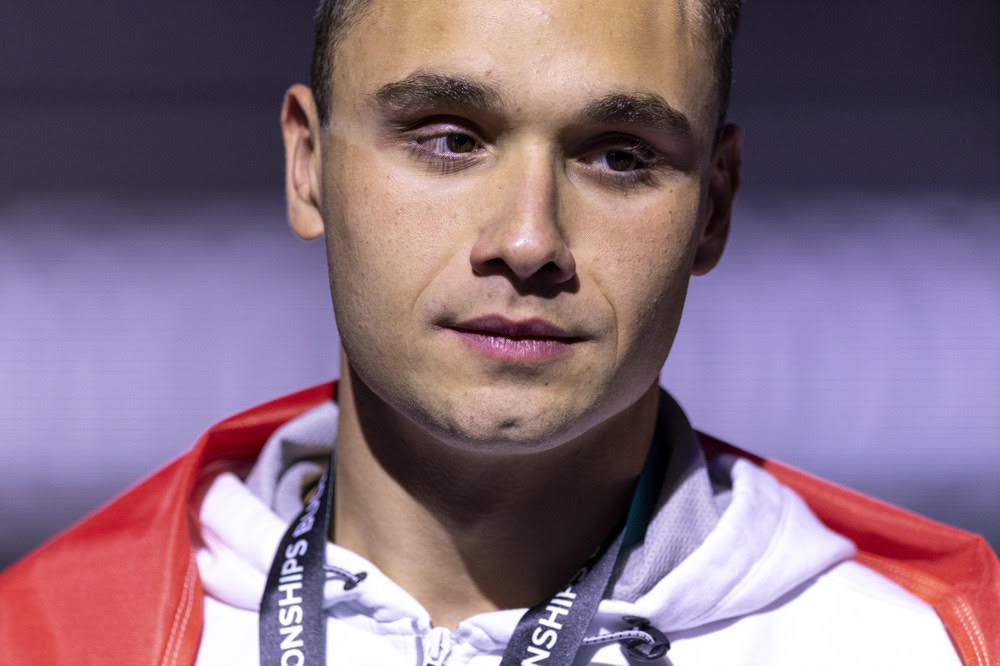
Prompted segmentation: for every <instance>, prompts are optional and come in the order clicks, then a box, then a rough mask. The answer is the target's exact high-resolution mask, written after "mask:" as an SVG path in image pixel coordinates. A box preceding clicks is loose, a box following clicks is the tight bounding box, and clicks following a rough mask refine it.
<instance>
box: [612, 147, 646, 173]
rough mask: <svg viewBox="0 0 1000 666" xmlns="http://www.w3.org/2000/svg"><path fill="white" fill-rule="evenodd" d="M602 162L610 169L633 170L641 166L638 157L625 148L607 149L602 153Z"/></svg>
mask: <svg viewBox="0 0 1000 666" xmlns="http://www.w3.org/2000/svg"><path fill="white" fill-rule="evenodd" d="M604 163H605V164H606V165H607V167H608V168H609V169H610V170H611V171H634V170H635V169H639V168H642V167H643V166H644V165H643V162H642V160H640V159H639V157H638V156H637V155H636V154H635V153H632V152H629V151H627V150H609V151H607V152H605V153H604Z"/></svg>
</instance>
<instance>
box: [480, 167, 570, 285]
mask: <svg viewBox="0 0 1000 666" xmlns="http://www.w3.org/2000/svg"><path fill="white" fill-rule="evenodd" d="M526 152H528V153H529V154H528V155H527V156H526V157H525V159H523V160H519V161H518V162H517V163H516V164H510V165H508V168H507V169H506V170H505V171H504V172H502V173H501V174H498V177H499V178H500V179H501V181H500V183H499V185H498V188H497V191H498V195H497V198H495V199H493V200H492V202H487V203H486V204H484V205H486V206H489V207H490V208H489V209H487V210H484V211H483V214H484V218H485V220H486V223H485V224H484V225H483V227H482V228H481V229H480V231H479V236H478V238H477V239H476V242H475V244H474V245H473V247H472V252H471V255H470V261H471V263H472V268H473V270H474V271H475V272H476V273H477V274H479V275H490V274H496V273H506V274H508V277H510V278H512V279H515V280H516V281H519V282H521V283H524V282H539V283H544V284H548V285H553V284H562V283H564V282H567V281H569V280H571V279H573V277H574V276H575V275H576V260H575V259H574V258H573V253H572V251H571V250H570V247H569V244H568V242H567V239H566V236H565V232H564V230H563V229H562V228H561V225H560V216H559V192H558V188H559V185H558V178H557V175H556V170H555V166H554V162H553V160H552V159H551V158H550V157H549V156H547V155H546V154H545V152H546V151H543V150H533V151H526Z"/></svg>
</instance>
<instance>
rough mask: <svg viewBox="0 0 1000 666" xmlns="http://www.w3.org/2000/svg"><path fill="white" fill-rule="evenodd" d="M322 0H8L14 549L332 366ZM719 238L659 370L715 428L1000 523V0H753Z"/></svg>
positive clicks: (2, 289)
mask: <svg viewBox="0 0 1000 666" xmlns="http://www.w3.org/2000/svg"><path fill="white" fill-rule="evenodd" d="M311 14H312V2H306V1H300V2H289V1H288V0H271V1H264V0H239V1H236V0H218V1H216V2H204V1H199V2H194V1H193V0H172V1H170V2H167V1H166V0H147V1H146V2H132V1H128V2H126V1H124V0H90V1H88V2H80V3H75V4H67V3H64V2H59V3H57V2H53V1H51V0H36V1H33V2H29V1H28V0H7V1H6V2H3V3H2V5H0V63H2V66H0V527H2V528H3V529H2V535H0V568H2V567H3V566H4V565H6V564H8V563H9V562H11V561H13V560H14V559H15V558H17V557H19V556H20V555H22V554H23V553H24V552H26V551H27V550H28V549H30V548H31V547H33V546H35V545H37V544H38V543H39V542H41V541H42V540H43V539H45V538H46V537H48V536H50V535H52V534H53V533H55V532H56V531H57V530H59V529H61V528H63V527H65V526H66V525H68V524H70V523H71V522H73V521H75V520H76V519H78V518H79V517H80V516H81V515H83V514H85V513H86V512H88V511H90V510H91V509H93V508H94V507H96V506H98V505H99V504H102V503H103V502H105V501H106V500H107V499H108V498H109V497H111V496H113V495H114V494H116V493H118V492H120V491H121V490H122V489H124V488H126V487H127V486H129V485H131V484H132V483H134V482H135V481H136V480H137V479H139V478H141V477H143V476H145V475H146V474H148V473H149V472H150V471H151V470H153V469H154V468H156V467H157V466H159V465H160V464H162V463H163V462H165V461H166V460H168V459H169V458H171V457H172V456H175V455H177V454H179V453H181V452H182V451H184V450H185V449H186V448H188V447H189V446H190V445H191V443H192V442H193V441H194V439H195V438H196V437H197V435H198V434H199V432H200V431H201V430H203V429H204V428H206V427H208V426H209V425H210V424H211V423H213V422H215V421H218V420H220V419H221V418H223V417H225V416H227V415H228V414H231V413H233V412H235V411H237V410H240V409H243V408H245V407H248V406H250V405H252V404H255V403H257V402H262V401H264V400H266V399H268V398H271V397H274V396H276V395H280V394H282V393H286V392H290V391H293V390H295V389H297V388H301V387H303V386H306V385H308V384H314V383H318V382H321V381H326V380H328V379H330V378H332V377H335V376H336V374H337V356H336V349H337V342H336V341H337V338H336V331H335V327H334V323H333V318H332V316H331V313H330V306H329V298H328V295H327V286H326V284H325V283H326V270H325V266H324V264H323V252H322V247H321V246H320V245H319V244H312V245H307V244H302V243H299V242H298V241H296V240H294V239H292V237H291V235H290V234H289V233H288V232H287V230H286V229H284V204H283V196H284V195H283V190H282V183H283V164H282V162H283V155H282V148H281V140H280V133H279V128H278V112H279V108H280V103H281V98H282V94H283V92H284V90H285V89H286V88H287V86H288V85H289V84H291V83H293V82H297V81H306V80H307V73H308V65H309V56H310V50H311V42H312V26H311V23H312V16H311ZM731 117H732V118H733V119H734V120H736V121H738V122H740V123H741V124H742V125H743V126H744V129H745V135H746V142H745V159H744V175H743V188H742V191H741V193H740V196H739V199H738V202H737V208H736V214H735V219H734V226H733V233H732V237H731V240H730V245H729V248H728V249H727V256H726V257H725V258H724V260H723V262H722V264H721V265H720V267H719V268H718V269H717V270H715V271H713V273H712V274H711V275H710V276H708V277H707V278H703V279H699V280H695V281H694V283H693V284H692V290H691V295H690V298H689V301H688V306H687V310H686V312H685V317H684V323H683V324H682V326H681V331H680V334H679V336H678V339H677V343H676V344H675V348H674V351H672V353H671V357H670V360H669V361H668V363H667V366H666V368H665V369H664V372H663V375H662V378H663V382H664V384H665V385H666V386H667V387H668V388H670V390H671V391H672V392H674V393H675V395H676V396H677V397H678V398H679V399H680V401H681V403H682V404H683V405H684V406H685V409H686V410H687V411H688V413H689V414H690V415H691V418H692V421H693V422H694V424H695V425H696V427H699V428H701V429H703V430H706V431H708V432H710V433H712V434H715V435H718V436H720V437H722V438H725V439H728V440H730V441H733V442H735V443H737V444H739V445H742V446H745V447H747V448H750V449H752V450H754V451H756V452H759V453H761V454H764V455H770V456H775V457H778V458H780V459H782V460H786V461H789V462H791V463H793V464H795V465H798V466H800V467H804V468H806V469H808V470H810V471H812V472H815V473H817V474H820V475H823V476H826V477H828V478H831V479H834V480H836V481H838V482H840V483H843V484H845V485H849V486H852V487H855V488H860V489H862V490H864V491H866V492H868V493H871V494H875V495H877V496H879V497H883V498H885V499H888V500H890V501H893V502H896V503H898V504H901V505H903V506H906V507H908V508H911V509H914V510H916V511H919V512H922V513H925V514H927V515H930V516H933V517H936V518H938V519H940V520H943V521H946V522H949V523H954V524H957V525H960V526H962V527H965V528H966V529H971V530H974V531H978V532H981V533H983V534H985V535H986V536H987V537H988V539H989V540H990V542H991V543H992V544H993V546H994V547H995V548H996V547H997V546H1000V491H998V488H1000V484H998V480H1000V410H998V409H997V404H998V402H1000V345H998V344H997V340H998V339H1000V267H998V262H997V260H996V255H997V247H998V246H1000V187H998V186H1000V150H998V149H1000V2H997V1H996V0H959V1H955V2H950V3H943V2H940V1H937V2H931V1H930V0H914V1H909V2H904V1H903V0H894V1H892V2H856V1H855V2H848V1H846V0H837V1H828V2H815V3H813V2H803V1H802V0H771V1H770V2H758V1H756V0H750V1H749V2H748V3H747V6H746V9H745V11H744V20H743V26H742V29H741V33H740V36H739V38H738V40H737V48H736V71H735V83H734V89H733V102H732V107H731Z"/></svg>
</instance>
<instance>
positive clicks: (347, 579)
mask: <svg viewBox="0 0 1000 666" xmlns="http://www.w3.org/2000/svg"><path fill="white" fill-rule="evenodd" d="M323 569H325V570H326V579H327V580H330V579H331V578H343V579H344V589H345V590H353V589H354V588H356V587H357V586H358V583H360V582H361V581H363V580H364V579H365V578H368V573H367V572H365V571H359V572H358V573H356V574H354V573H351V572H350V571H348V570H347V569H341V568H340V567H335V566H333V565H332V564H324V565H323Z"/></svg>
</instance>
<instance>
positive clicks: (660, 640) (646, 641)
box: [583, 615, 670, 662]
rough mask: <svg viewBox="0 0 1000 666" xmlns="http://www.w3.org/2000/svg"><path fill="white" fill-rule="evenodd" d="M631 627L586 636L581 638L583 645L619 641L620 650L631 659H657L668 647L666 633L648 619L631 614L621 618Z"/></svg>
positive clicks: (665, 652) (644, 660)
mask: <svg viewBox="0 0 1000 666" xmlns="http://www.w3.org/2000/svg"><path fill="white" fill-rule="evenodd" d="M622 620H624V621H625V623H626V624H628V625H630V626H631V627H632V629H626V630H625V631H614V632H610V633H606V634H600V635H599V636H588V637H587V638H584V639H583V644H584V645H604V644H606V643H621V644H622V652H624V653H625V656H626V657H628V658H629V659H631V660H633V661H640V662H652V661H658V660H660V659H662V658H663V657H664V655H666V654H667V650H669V649H670V640H669V639H668V638H667V636H666V634H664V633H663V632H662V631H660V630H659V629H657V628H656V627H653V626H651V625H650V624H649V620H647V619H645V618H641V617H635V616H633V615H626V616H625V617H623V618H622Z"/></svg>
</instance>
